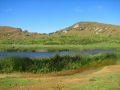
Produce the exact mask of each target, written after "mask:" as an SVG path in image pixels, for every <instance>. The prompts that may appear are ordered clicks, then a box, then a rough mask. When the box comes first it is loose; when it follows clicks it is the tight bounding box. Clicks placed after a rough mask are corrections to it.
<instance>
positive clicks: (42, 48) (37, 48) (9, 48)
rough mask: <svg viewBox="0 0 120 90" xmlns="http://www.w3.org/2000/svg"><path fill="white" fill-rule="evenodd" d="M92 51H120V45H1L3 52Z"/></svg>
mask: <svg viewBox="0 0 120 90" xmlns="http://www.w3.org/2000/svg"><path fill="white" fill-rule="evenodd" d="M92 49H113V50H120V45H119V44H117V43H97V44H87V45H37V44H33V45H17V44H0V51H1V52H48V51H69V50H92Z"/></svg>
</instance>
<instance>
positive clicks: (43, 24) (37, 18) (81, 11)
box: [0, 0, 120, 33]
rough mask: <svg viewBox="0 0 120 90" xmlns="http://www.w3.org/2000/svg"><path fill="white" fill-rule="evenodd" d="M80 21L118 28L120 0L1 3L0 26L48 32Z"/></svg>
mask: <svg viewBox="0 0 120 90" xmlns="http://www.w3.org/2000/svg"><path fill="white" fill-rule="evenodd" d="M81 21H92V22H100V23H108V24H115V25H120V0H0V26H12V27H16V28H22V29H23V30H27V31H29V32H38V33H50V32H54V31H57V30H60V29H63V28H65V27H68V26H71V25H73V24H75V23H77V22H81Z"/></svg>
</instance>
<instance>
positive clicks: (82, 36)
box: [0, 22, 120, 45]
mask: <svg viewBox="0 0 120 90" xmlns="http://www.w3.org/2000/svg"><path fill="white" fill-rule="evenodd" d="M119 40H120V26H117V25H111V24H103V23H97V22H79V23H76V24H74V25H72V26H70V27H67V28H65V29H62V30H59V31H56V32H53V33H49V34H39V33H30V32H27V31H23V30H22V29H21V28H14V27H8V26H0V43H1V44H41V45H65V44H67V45H73V44H74V45H84V44H93V43H104V42H108V43H120V41H119Z"/></svg>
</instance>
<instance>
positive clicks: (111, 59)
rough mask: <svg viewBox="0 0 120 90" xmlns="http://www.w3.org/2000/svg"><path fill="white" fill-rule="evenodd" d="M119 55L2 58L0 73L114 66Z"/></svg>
mask: <svg viewBox="0 0 120 90" xmlns="http://www.w3.org/2000/svg"><path fill="white" fill-rule="evenodd" d="M119 58H120V54H119V53H117V54H116V53H113V54H97V55H94V56H91V55H89V56H80V55H65V56H59V55H55V56H53V57H49V58H25V57H4V58H0V72H1V73H2V72H32V73H49V72H58V71H64V70H75V69H79V70H81V71H83V70H84V69H88V68H94V67H100V66H105V65H111V64H115V63H116V60H118V59H119Z"/></svg>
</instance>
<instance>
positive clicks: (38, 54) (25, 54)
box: [0, 49, 116, 58]
mask: <svg viewBox="0 0 120 90" xmlns="http://www.w3.org/2000/svg"><path fill="white" fill-rule="evenodd" d="M115 52H116V51H115V50H103V49H95V50H84V51H62V52H0V57H2V56H21V57H31V58H40V57H41V58H43V57H50V56H54V55H56V54H58V55H95V54H98V53H115Z"/></svg>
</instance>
